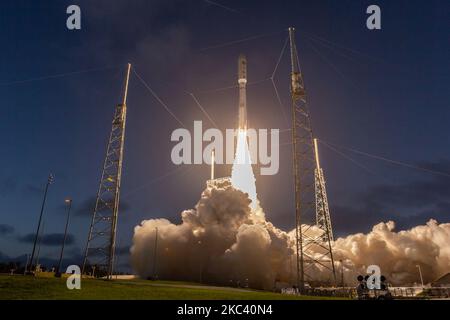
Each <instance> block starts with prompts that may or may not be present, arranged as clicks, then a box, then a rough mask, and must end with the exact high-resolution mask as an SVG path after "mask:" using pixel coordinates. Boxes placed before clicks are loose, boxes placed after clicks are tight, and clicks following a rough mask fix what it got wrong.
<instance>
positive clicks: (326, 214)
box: [314, 139, 334, 255]
mask: <svg viewBox="0 0 450 320" xmlns="http://www.w3.org/2000/svg"><path fill="white" fill-rule="evenodd" d="M314 154H315V158H316V169H315V175H314V176H315V186H316V187H315V191H316V225H317V226H318V227H319V228H320V229H322V230H326V232H324V234H323V235H324V236H323V237H322V239H323V241H324V242H327V244H328V246H329V251H330V255H333V253H332V251H331V241H334V236H333V228H332V225H331V217H330V207H329V206H328V197H327V189H326V187H325V176H324V174H323V170H322V167H321V166H320V160H319V148H318V145H317V139H314ZM327 234H328V236H327Z"/></svg>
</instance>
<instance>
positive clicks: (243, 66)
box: [238, 54, 247, 130]
mask: <svg viewBox="0 0 450 320" xmlns="http://www.w3.org/2000/svg"><path fill="white" fill-rule="evenodd" d="M238 83H239V129H243V130H246V129H247V94H246V85H247V59H246V58H245V55H243V54H241V55H240V56H239V59H238Z"/></svg>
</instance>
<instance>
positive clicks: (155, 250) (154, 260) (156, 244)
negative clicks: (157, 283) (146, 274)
mask: <svg viewBox="0 0 450 320" xmlns="http://www.w3.org/2000/svg"><path fill="white" fill-rule="evenodd" d="M157 250H158V227H156V228H155V247H154V251H153V280H157V275H156V258H157V257H158V254H157V253H156V252H157Z"/></svg>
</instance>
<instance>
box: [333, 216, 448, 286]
mask: <svg viewBox="0 0 450 320" xmlns="http://www.w3.org/2000/svg"><path fill="white" fill-rule="evenodd" d="M394 227H395V223H394V222H393V221H389V222H387V223H379V224H377V225H376V226H374V227H373V229H372V231H371V232H370V233H368V234H362V233H358V234H355V235H349V236H347V237H345V238H339V239H337V240H336V242H335V244H334V252H335V256H336V259H338V260H339V259H342V260H343V263H344V268H345V269H346V271H347V273H348V277H350V278H351V277H353V278H354V276H355V275H356V274H357V273H359V274H361V273H363V271H364V270H365V269H366V268H367V266H368V265H371V264H376V265H378V266H380V268H381V272H382V273H383V274H384V275H385V276H386V277H387V279H388V280H389V281H390V282H391V283H393V284H412V283H414V282H416V283H420V276H419V271H418V267H417V266H418V265H420V267H421V270H422V273H423V277H424V282H426V283H428V282H430V281H433V280H435V279H436V278H438V277H439V276H442V275H444V274H445V273H447V272H449V271H450V223H446V224H438V223H437V221H435V220H430V221H429V222H428V223H427V224H426V225H424V226H417V227H414V228H412V229H410V230H406V231H400V232H395V231H394Z"/></svg>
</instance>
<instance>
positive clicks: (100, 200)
mask: <svg viewBox="0 0 450 320" xmlns="http://www.w3.org/2000/svg"><path fill="white" fill-rule="evenodd" d="M130 70H131V64H128V67H127V73H126V77H125V86H124V93H123V100H122V103H120V104H118V105H117V106H116V108H115V111H114V118H113V121H112V128H111V134H110V137H109V141H108V147H107V149H106V157H105V161H104V164H103V171H102V176H101V180H100V186H99V188H98V193H97V198H96V201H95V208H94V212H93V215H92V220H91V225H90V228H89V235H88V240H87V244H86V249H85V253H84V259H83V269H82V274H84V273H85V272H88V270H87V269H88V268H89V269H90V271H91V272H92V274H94V272H95V274H96V275H97V276H106V277H107V279H111V278H112V275H113V266H114V253H115V247H116V230H117V218H118V214H119V203H120V201H119V200H120V183H121V179H122V161H123V147H124V141H125V123H126V117H127V104H126V103H127V94H128V81H129V78H130Z"/></svg>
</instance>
